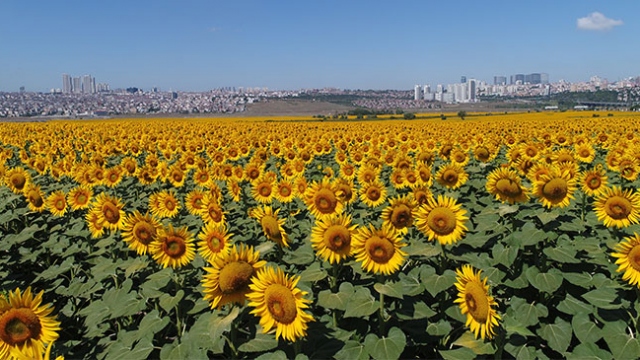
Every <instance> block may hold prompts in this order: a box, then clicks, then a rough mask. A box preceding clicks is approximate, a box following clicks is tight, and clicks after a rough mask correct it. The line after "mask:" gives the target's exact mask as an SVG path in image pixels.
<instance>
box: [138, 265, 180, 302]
mask: <svg viewBox="0 0 640 360" xmlns="http://www.w3.org/2000/svg"><path fill="white" fill-rule="evenodd" d="M172 274H173V270H172V269H171V268H164V269H162V270H160V271H158V272H156V273H153V274H151V275H149V277H148V278H147V280H146V281H145V282H144V283H143V284H142V285H141V293H142V295H144V296H145V297H148V298H157V297H160V296H162V295H164V294H165V292H164V291H161V290H160V289H162V288H164V287H165V286H167V284H168V283H169V281H170V280H171V276H172Z"/></svg>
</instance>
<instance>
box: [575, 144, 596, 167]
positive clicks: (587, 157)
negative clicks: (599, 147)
mask: <svg viewBox="0 0 640 360" xmlns="http://www.w3.org/2000/svg"><path fill="white" fill-rule="evenodd" d="M574 155H575V158H576V159H577V160H578V161H580V162H582V163H590V162H592V161H593V159H594V158H595V157H596V151H595V149H594V148H593V146H592V145H591V144H589V143H585V144H582V145H578V146H576V147H575V148H574Z"/></svg>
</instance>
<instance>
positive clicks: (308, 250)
mask: <svg viewBox="0 0 640 360" xmlns="http://www.w3.org/2000/svg"><path fill="white" fill-rule="evenodd" d="M315 259H316V255H315V253H314V251H313V248H312V247H311V242H310V241H307V242H305V244H304V245H302V246H300V247H299V248H297V249H296V250H295V251H293V252H292V253H290V254H289V256H285V257H284V259H283V261H284V262H286V263H287V264H294V265H307V264H311V263H313V262H314V260H315ZM315 264H318V265H320V263H319V262H315V263H314V264H312V266H313V265H315ZM303 281H307V280H303Z"/></svg>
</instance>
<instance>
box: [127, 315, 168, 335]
mask: <svg viewBox="0 0 640 360" xmlns="http://www.w3.org/2000/svg"><path fill="white" fill-rule="evenodd" d="M159 314H160V313H159V312H158V310H155V309H154V310H152V311H151V312H150V313H148V314H147V315H145V316H144V318H142V321H140V324H139V325H138V331H137V332H136V334H135V336H134V339H135V340H138V339H142V338H150V339H153V336H154V335H155V334H156V333H157V332H159V331H160V330H162V329H164V328H165V326H167V324H169V322H170V319H169V317H167V316H165V317H160V316H159Z"/></svg>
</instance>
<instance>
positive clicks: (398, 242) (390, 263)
mask: <svg viewBox="0 0 640 360" xmlns="http://www.w3.org/2000/svg"><path fill="white" fill-rule="evenodd" d="M404 246H406V244H405V243H404V242H403V241H402V239H401V237H400V234H399V233H398V232H397V231H396V230H395V229H394V228H393V227H390V226H385V225H383V226H382V227H381V228H380V229H376V228H375V227H374V226H373V225H369V226H368V227H362V228H360V229H359V230H358V232H357V233H356V234H355V236H354V238H353V242H352V247H353V254H354V255H355V258H356V261H358V262H360V264H361V265H362V268H363V269H364V270H365V271H367V272H372V273H375V274H384V275H390V274H393V273H395V272H396V271H398V270H399V269H400V266H402V264H403V263H404V261H405V259H406V256H407V254H406V253H405V252H404V251H403V250H402V248H403V247H404Z"/></svg>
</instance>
